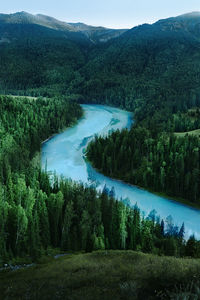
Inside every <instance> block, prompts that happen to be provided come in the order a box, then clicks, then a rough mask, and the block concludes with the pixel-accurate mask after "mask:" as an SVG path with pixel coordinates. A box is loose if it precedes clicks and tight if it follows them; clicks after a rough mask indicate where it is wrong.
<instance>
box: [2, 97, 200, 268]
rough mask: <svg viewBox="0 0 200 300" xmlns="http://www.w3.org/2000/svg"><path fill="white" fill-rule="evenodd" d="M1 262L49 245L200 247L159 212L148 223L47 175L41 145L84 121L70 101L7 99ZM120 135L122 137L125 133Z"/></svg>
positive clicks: (166, 250)
mask: <svg viewBox="0 0 200 300" xmlns="http://www.w3.org/2000/svg"><path fill="white" fill-rule="evenodd" d="M0 112H1V139H0V140H1V153H0V154H1V155H0V163H1V177H0V182H1V183H0V210H1V215H0V224H1V227H0V257H1V263H3V262H4V263H5V262H7V261H9V260H10V259H11V258H13V257H17V256H22V257H24V256H27V255H28V256H29V257H31V258H32V259H37V258H38V257H40V255H41V254H45V253H48V249H49V247H53V248H60V249H62V250H73V251H78V250H85V251H92V250H97V249H134V250H142V251H144V252H150V253H152V252H153V253H156V254H165V255H175V256H180V257H182V256H184V255H186V256H193V257H199V256H200V243H199V242H198V241H196V240H195V238H194V237H193V236H192V237H191V238H190V239H189V240H188V242H187V243H186V242H185V240H184V232H185V228H184V224H183V225H182V227H181V228H178V227H177V226H175V225H174V223H173V220H172V219H171V218H170V217H168V218H167V221H166V223H165V224H164V222H163V220H160V218H159V216H156V214H155V211H152V212H151V213H150V214H149V216H148V217H147V218H146V219H144V217H142V216H141V214H140V211H139V208H138V207H137V206H135V207H134V208H131V207H129V206H127V205H125V204H124V203H123V202H119V201H116V200H114V191H108V190H107V188H106V186H105V188H104V190H103V191H102V193H98V192H97V191H95V190H94V189H91V188H89V187H84V186H83V185H79V184H76V183H73V182H71V181H68V180H65V179H62V178H61V179H60V180H58V178H57V177H56V175H54V178H53V180H52V179H51V180H50V178H49V175H48V174H47V173H45V172H42V171H41V170H40V166H39V165H38V164H37V159H36V156H35V154H36V151H38V150H39V148H40V143H41V142H42V140H44V139H45V138H47V137H48V136H50V135H51V134H53V133H54V132H55V131H58V130H60V129H62V128H63V127H64V126H69V125H70V124H71V123H72V122H74V121H75V120H76V119H77V118H79V117H80V116H81V115H82V111H81V109H80V107H79V106H78V105H77V104H75V103H74V102H70V101H69V100H67V99H66V98H64V97H63V98H55V99H44V98H38V99H34V98H15V97H6V96H1V97H0ZM118 134H119V133H118Z"/></svg>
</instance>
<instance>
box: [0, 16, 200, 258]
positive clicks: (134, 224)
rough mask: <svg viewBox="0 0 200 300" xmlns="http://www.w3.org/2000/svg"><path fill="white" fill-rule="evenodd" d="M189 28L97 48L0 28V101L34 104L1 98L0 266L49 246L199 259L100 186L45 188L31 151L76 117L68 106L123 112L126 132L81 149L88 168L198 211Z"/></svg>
mask: <svg viewBox="0 0 200 300" xmlns="http://www.w3.org/2000/svg"><path fill="white" fill-rule="evenodd" d="M175 23H176V24H179V25H180V26H179V28H180V29H179V30H177V29H174V24H175ZM194 24H195V26H193V25H194ZM198 24H199V21H198V18H196V17H193V16H188V17H182V18H175V19H172V20H171V19H167V20H163V21H162V22H157V23H155V24H153V25H147V24H144V25H142V26H137V27H135V28H133V29H131V30H128V31H126V32H125V33H124V34H122V35H121V36H119V37H117V38H116V39H112V40H109V41H108V42H106V43H99V44H98V43H97V44H94V43H91V42H90V43H88V41H86V40H85V39H82V38H81V36H79V35H76V38H75V37H72V35H70V34H69V33H68V34H67V33H65V34H64V33H63V32H60V31H56V30H53V29H49V28H48V29H47V28H44V27H42V26H36V25H34V24H28V25H27V24H23V22H22V23H21V24H20V23H18V24H6V25H5V24H2V23H1V24H0V34H1V35H3V36H4V35H6V38H7V40H8V41H9V42H8V41H7V42H2V43H1V44H0V92H1V94H5V95H7V94H10V93H11V94H15V95H19V96H24V95H25V96H33V97H38V98H29V97H27V98H24V97H21V98H20V97H9V96H0V210H1V212H2V213H1V215H0V258H1V262H0V263H5V262H7V261H8V260H9V259H12V258H13V257H17V256H20V255H21V256H26V255H28V256H30V257H31V258H32V259H36V258H38V257H40V256H41V255H42V254H45V253H48V249H49V248H51V247H53V248H54V247H57V248H60V249H62V250H73V251H79V250H83V251H92V250H94V249H134V250H142V251H144V252H150V253H155V254H159V255H175V256H180V257H183V256H192V257H199V256H200V244H199V242H198V241H196V240H195V237H194V236H191V237H190V239H189V240H188V241H187V242H186V241H185V239H184V231H185V229H184V224H183V225H182V227H181V228H177V227H176V226H175V225H174V224H173V220H171V219H170V218H169V219H168V220H167V223H166V224H164V222H163V221H162V220H160V219H159V216H156V215H155V212H152V213H151V214H150V216H148V217H147V218H144V217H143V216H142V214H141V213H140V211H139V209H138V208H137V206H136V207H135V208H131V207H129V206H127V205H125V204H124V203H123V202H117V201H116V200H115V199H114V191H108V190H107V188H106V187H105V188H104V191H103V192H102V193H97V192H96V191H95V190H93V189H89V188H88V187H84V186H82V185H78V184H75V183H73V182H70V181H67V180H65V179H64V178H63V179H62V180H58V178H57V177H56V175H54V179H53V183H52V180H51V179H50V178H49V177H48V175H47V174H46V173H45V172H42V171H41V169H40V166H39V151H40V145H41V143H42V142H43V141H44V140H45V139H47V138H49V137H50V136H51V135H53V134H54V133H57V132H59V131H61V130H62V129H63V128H65V127H68V126H70V125H72V124H74V122H76V120H77V119H79V118H80V117H81V116H82V114H83V112H82V110H81V108H80V106H79V105H78V103H88V102H89V103H101V104H108V105H113V106H116V107H121V108H124V109H127V110H130V111H132V112H133V116H134V122H135V123H134V125H133V127H132V128H131V130H130V131H127V130H123V131H122V132H119V131H117V132H114V133H111V134H110V135H109V136H108V137H106V138H102V137H96V138H95V140H94V141H92V142H91V143H90V145H89V147H88V149H87V157H88V159H89V160H90V161H91V162H92V164H93V165H94V166H95V167H96V168H97V169H99V170H100V171H102V172H103V173H104V174H107V175H109V176H111V177H116V178H119V179H123V180H125V181H127V182H130V183H132V184H136V185H139V186H142V187H145V188H147V189H151V190H152V191H157V192H162V193H165V194H167V195H170V196H175V197H181V198H185V199H187V200H188V201H190V202H191V203H195V204H199V203H200V189H199V188H200V140H199V136H198V135H196V136H194V135H192V134H191V132H190V131H192V130H195V129H199V125H200V124H199V107H200V88H199V83H200V77H199V72H200V63H199V62H200V56H199V39H198V38H197V36H198V32H197V29H196V28H197V27H198ZM14 29H15V30H14ZM13 34H14V36H13ZM40 96H41V97H40ZM183 132H185V133H186V135H185V136H184V137H181V136H180V135H178V134H179V133H183ZM183 221H184V220H183Z"/></svg>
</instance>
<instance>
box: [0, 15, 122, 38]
mask: <svg viewBox="0 0 200 300" xmlns="http://www.w3.org/2000/svg"><path fill="white" fill-rule="evenodd" d="M0 24H1V25H2V24H21V25H22V24H23V25H27V24H32V25H40V26H43V27H46V28H50V29H54V30H57V31H61V32H65V33H66V34H67V33H68V36H67V37H68V38H69V37H74V36H77V33H78V34H79V35H78V36H80V34H82V35H84V36H85V38H86V39H88V40H89V41H90V42H92V43H97V42H105V41H107V40H109V39H112V38H115V37H117V36H119V35H121V34H122V33H124V32H125V31H126V29H124V30H123V29H120V30H116V29H109V28H104V27H94V26H89V25H86V24H83V23H66V22H61V21H59V20H57V19H55V18H52V17H49V16H45V15H42V14H37V15H32V14H29V13H26V12H18V13H15V14H8V15H6V14H0ZM69 32H70V33H71V35H69ZM72 33H74V35H72Z"/></svg>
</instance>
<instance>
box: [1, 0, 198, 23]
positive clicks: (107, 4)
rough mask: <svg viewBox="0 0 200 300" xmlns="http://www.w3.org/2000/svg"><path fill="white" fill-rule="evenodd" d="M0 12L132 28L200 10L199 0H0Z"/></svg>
mask: <svg viewBox="0 0 200 300" xmlns="http://www.w3.org/2000/svg"><path fill="white" fill-rule="evenodd" d="M1 2H2V3H1V5H0V12H1V13H14V12H18V11H26V12H29V13H33V14H37V13H41V14H45V15H49V16H51V17H55V18H57V19H59V20H62V21H65V22H83V23H86V24H89V25H94V26H98V25H101V26H105V27H110V28H132V27H134V26H136V25H139V24H143V23H153V22H155V21H157V20H159V19H164V18H168V17H172V16H177V15H180V14H184V13H188V12H192V11H200V0H54V1H53V0H33V1H32V0H6V1H4V0H1Z"/></svg>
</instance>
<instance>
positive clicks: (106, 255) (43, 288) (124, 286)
mask: <svg viewBox="0 0 200 300" xmlns="http://www.w3.org/2000/svg"><path fill="white" fill-rule="evenodd" d="M197 278H200V260H194V259H177V258H172V257H158V256H154V255H148V254H143V253H139V252H134V251H100V252H99V251H98V252H93V253H89V254H69V255H66V256H64V257H60V258H59V259H56V260H53V259H52V260H51V261H49V260H47V262H46V263H44V262H43V263H42V264H39V265H36V266H34V267H31V268H29V269H25V270H19V271H15V272H8V271H4V272H1V273H0V299H2V300H3V299H20V300H21V299H31V300H34V299H44V300H46V299H49V300H50V299H51V300H52V299H67V300H68V299H69V300H80V299H84V300H85V299H88V300H90V299H91V300H94V299H97V300H98V299H99V300H100V299H101V300H102V299H104V300H106V299H109V300H110V299H115V300H118V299H175V298H169V296H164V295H165V294H166V290H170V291H171V290H174V289H175V286H176V285H177V286H180V285H181V284H182V286H186V285H187V284H188V282H194V281H196V279H197ZM180 299H182V298H180ZM183 299H184V298H183ZM188 299H189V298H188Z"/></svg>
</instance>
